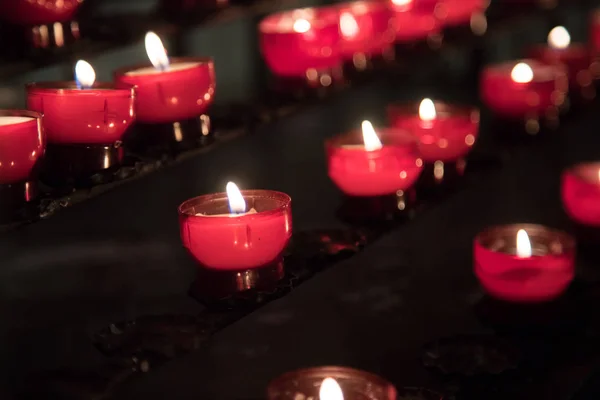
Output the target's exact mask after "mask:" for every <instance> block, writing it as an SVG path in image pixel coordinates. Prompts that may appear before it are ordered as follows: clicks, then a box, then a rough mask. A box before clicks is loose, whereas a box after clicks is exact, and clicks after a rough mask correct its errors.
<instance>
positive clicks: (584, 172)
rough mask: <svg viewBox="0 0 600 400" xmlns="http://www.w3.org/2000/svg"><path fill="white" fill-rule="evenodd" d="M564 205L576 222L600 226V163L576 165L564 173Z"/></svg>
mask: <svg viewBox="0 0 600 400" xmlns="http://www.w3.org/2000/svg"><path fill="white" fill-rule="evenodd" d="M561 191H562V200H563V206H564V208H565V210H566V211H567V213H568V214H569V216H570V217H571V218H572V219H573V220H575V221H576V222H578V223H580V224H582V225H585V226H592V227H600V163H599V162H588V163H581V164H577V165H574V166H573V167H571V168H569V169H567V170H566V171H565V172H564V173H563V175H562V190H561Z"/></svg>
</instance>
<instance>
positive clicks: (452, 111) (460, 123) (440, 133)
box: [388, 99, 480, 163]
mask: <svg viewBox="0 0 600 400" xmlns="http://www.w3.org/2000/svg"><path fill="white" fill-rule="evenodd" d="M388 118H389V120H390V122H391V125H392V126H393V127H395V128H398V129H400V130H402V131H406V132H408V133H410V134H411V135H414V136H415V137H416V138H417V140H418V146H419V151H420V153H421V158H422V159H423V161H425V162H426V163H427V162H436V161H456V160H458V159H459V158H461V157H464V156H465V155H466V154H467V153H468V152H469V151H470V150H471V149H472V148H473V145H474V144H475V141H476V140H477V136H478V133H479V119H480V118H479V110H478V109H477V108H475V107H460V106H453V105H450V104H446V103H442V102H439V101H435V102H434V101H432V100H431V99H424V100H423V101H421V103H419V104H409V105H391V106H389V107H388Z"/></svg>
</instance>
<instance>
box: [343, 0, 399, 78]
mask: <svg viewBox="0 0 600 400" xmlns="http://www.w3.org/2000/svg"><path fill="white" fill-rule="evenodd" d="M333 7H335V9H336V10H335V11H336V12H337V13H338V15H339V29H340V43H339V46H340V52H341V55H342V58H344V60H346V61H352V63H353V65H354V67H355V68H356V69H358V70H364V69H365V68H366V67H367V65H368V62H369V61H370V60H371V59H372V58H373V57H376V56H384V55H385V54H386V53H389V52H390V51H391V50H392V45H393V43H394V39H395V24H394V12H393V11H392V10H391V9H390V8H389V7H388V5H387V4H386V3H384V2H369V1H354V2H350V3H340V4H336V5H335V6H333Z"/></svg>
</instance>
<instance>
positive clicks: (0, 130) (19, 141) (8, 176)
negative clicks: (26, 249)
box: [0, 110, 46, 221]
mask: <svg viewBox="0 0 600 400" xmlns="http://www.w3.org/2000/svg"><path fill="white" fill-rule="evenodd" d="M45 147H46V138H45V134H44V129H43V124H42V115H41V114H40V113H36V112H33V111H25V110H0V205H1V206H0V221H5V220H9V219H12V217H14V211H15V209H18V208H20V207H21V206H23V204H25V203H27V202H29V201H31V200H32V199H33V198H34V197H35V196H36V195H37V190H36V188H37V173H38V169H39V168H38V166H39V163H40V160H41V158H42V156H43V155H44V151H45Z"/></svg>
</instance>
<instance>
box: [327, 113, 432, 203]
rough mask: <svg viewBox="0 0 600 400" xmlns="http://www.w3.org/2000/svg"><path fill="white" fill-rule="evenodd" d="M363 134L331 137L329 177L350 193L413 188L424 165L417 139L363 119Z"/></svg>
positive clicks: (367, 194)
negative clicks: (376, 127)
mask: <svg viewBox="0 0 600 400" xmlns="http://www.w3.org/2000/svg"><path fill="white" fill-rule="evenodd" d="M362 129H363V131H362V140H361V135H357V134H356V133H351V134H349V135H344V136H339V137H337V138H334V139H332V140H329V141H328V142H327V143H326V145H325V147H326V151H327V158H328V164H329V177H330V178H331V180H333V182H334V183H335V184H336V185H337V186H338V187H339V188H340V190H342V191H343V192H344V193H346V194H347V195H350V196H359V197H372V196H383V195H388V194H393V193H396V192H397V191H398V190H406V189H408V188H410V187H411V186H412V185H413V184H414V183H415V182H416V180H417V178H418V177H419V175H420V174H421V170H422V169H423V161H422V160H421V159H420V158H419V154H418V150H417V147H416V143H415V141H414V139H412V138H411V137H410V136H408V135H405V134H402V133H399V132H397V131H396V130H393V129H387V130H379V132H378V133H379V135H381V137H382V138H383V139H384V142H386V144H385V145H382V143H381V141H380V140H379V137H378V135H377V133H376V132H375V130H374V129H373V126H372V125H371V123H370V122H369V121H364V122H363V125H362Z"/></svg>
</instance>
